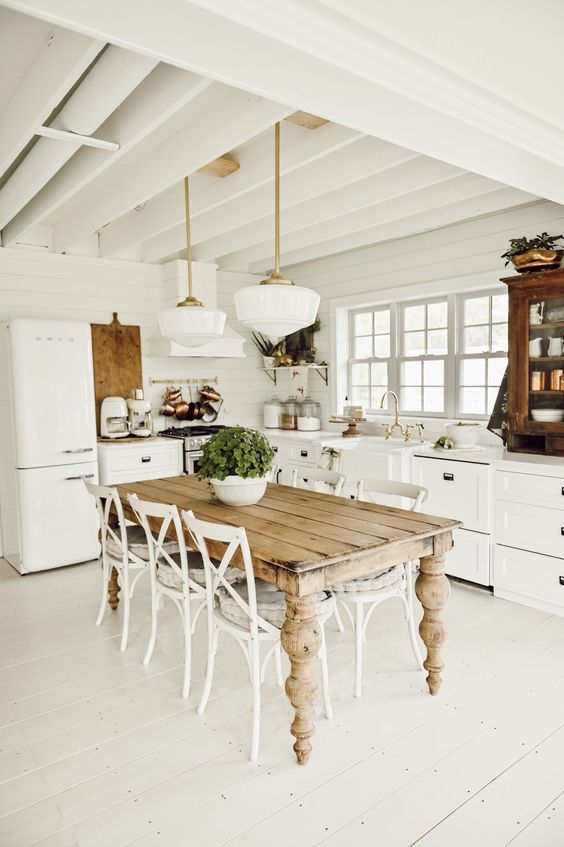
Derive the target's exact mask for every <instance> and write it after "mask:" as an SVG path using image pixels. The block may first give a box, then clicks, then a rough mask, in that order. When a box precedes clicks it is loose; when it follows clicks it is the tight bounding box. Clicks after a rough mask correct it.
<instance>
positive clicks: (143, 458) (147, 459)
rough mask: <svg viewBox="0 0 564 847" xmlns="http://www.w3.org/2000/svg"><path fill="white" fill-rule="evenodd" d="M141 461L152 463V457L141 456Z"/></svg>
mask: <svg viewBox="0 0 564 847" xmlns="http://www.w3.org/2000/svg"><path fill="white" fill-rule="evenodd" d="M141 461H142V462H150V461H151V457H150V456H141Z"/></svg>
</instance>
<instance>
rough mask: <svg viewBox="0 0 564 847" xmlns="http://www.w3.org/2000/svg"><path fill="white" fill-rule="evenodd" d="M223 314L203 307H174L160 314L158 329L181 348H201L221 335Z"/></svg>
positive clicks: (223, 324) (223, 321)
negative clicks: (180, 345)
mask: <svg viewBox="0 0 564 847" xmlns="http://www.w3.org/2000/svg"><path fill="white" fill-rule="evenodd" d="M225 317H226V315H225V312H222V311H221V310H220V309H208V308H206V307H205V306H176V307H175V308H173V309H165V310H164V312H160V313H159V316H158V319H159V328H160V330H161V332H162V334H163V335H164V336H165V337H166V338H170V339H171V340H172V341H176V343H177V344H182V346H183V347H202V346H203V345H204V344H208V343H209V342H210V341H215V339H216V338H219V337H220V336H221V335H223V330H224V327H225Z"/></svg>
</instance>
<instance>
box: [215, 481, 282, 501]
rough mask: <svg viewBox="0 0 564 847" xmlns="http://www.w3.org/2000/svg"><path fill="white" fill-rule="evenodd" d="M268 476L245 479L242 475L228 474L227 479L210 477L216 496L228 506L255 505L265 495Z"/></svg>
mask: <svg viewBox="0 0 564 847" xmlns="http://www.w3.org/2000/svg"><path fill="white" fill-rule="evenodd" d="M267 481H268V478H267V477H266V476H260V477H253V478H250V479H243V478H242V477H240V476H226V477H225V479H210V482H211V484H212V486H213V490H214V491H215V496H216V497H217V499H218V500H221V502H222V503H225V504H226V505H227V506H254V504H255V503H258V502H259V500H260V499H261V498H262V497H264V492H265V491H266V483H267Z"/></svg>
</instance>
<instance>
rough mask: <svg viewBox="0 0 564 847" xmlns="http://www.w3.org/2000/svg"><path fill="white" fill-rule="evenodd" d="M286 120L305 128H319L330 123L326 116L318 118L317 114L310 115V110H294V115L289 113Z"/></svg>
mask: <svg viewBox="0 0 564 847" xmlns="http://www.w3.org/2000/svg"><path fill="white" fill-rule="evenodd" d="M286 120H287V121H288V122H289V123H291V124H297V126H303V127H305V129H319V127H320V126H324V125H325V124H326V123H329V122H328V121H327V120H326V118H318V117H317V115H310V114H309V112H294V113H293V115H288V117H287V118H286Z"/></svg>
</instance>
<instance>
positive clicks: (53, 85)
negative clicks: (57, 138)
mask: <svg viewBox="0 0 564 847" xmlns="http://www.w3.org/2000/svg"><path fill="white" fill-rule="evenodd" d="M103 46H104V42H103V41H98V40H93V39H92V38H89V37H87V36H84V35H78V33H76V32H69V31H68V30H64V29H59V28H55V29H54V30H53V32H52V33H51V34H50V36H49V38H48V39H47V41H46V43H45V45H44V47H43V48H42V50H41V51H40V53H39V55H38V56H37V58H36V60H35V62H34V63H33V65H32V66H31V68H30V69H29V71H28V73H27V74H26V75H25V77H24V79H23V80H22V82H21V84H20V85H19V86H18V88H17V90H16V91H15V92H14V94H13V96H12V98H11V99H10V101H9V102H8V104H7V105H6V107H5V109H4V110H3V112H2V114H1V115H0V125H1V126H2V132H1V133H0V175H1V174H3V173H4V172H5V171H6V170H7V169H8V167H9V166H10V165H11V164H12V162H14V161H15V160H16V159H17V157H18V156H19V154H20V153H21V152H22V150H23V149H24V148H25V146H26V145H27V144H28V143H29V141H30V140H31V139H32V138H33V136H34V134H35V133H36V131H37V129H38V128H39V127H41V126H42V125H43V123H44V122H45V121H46V120H47V118H48V117H49V115H50V114H51V112H52V111H53V109H54V108H55V107H56V106H58V104H59V103H60V102H61V100H62V99H63V97H64V96H65V95H66V94H67V92H68V91H69V89H71V88H72V86H73V85H74V84H75V82H76V81H77V80H78V79H79V78H80V76H81V75H82V74H83V73H84V71H85V70H86V69H87V68H88V66H89V65H90V64H91V63H92V62H93V61H94V59H95V58H96V56H97V55H98V53H99V52H100V50H101V49H102V48H103Z"/></svg>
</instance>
